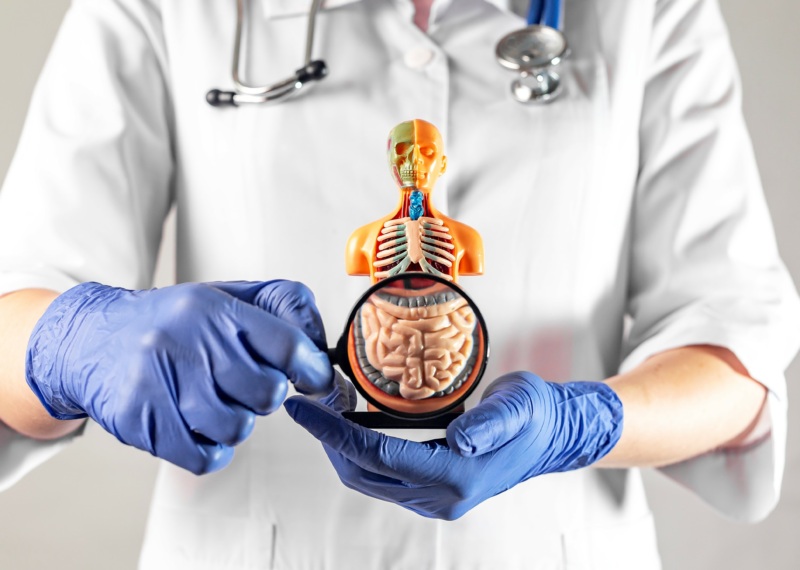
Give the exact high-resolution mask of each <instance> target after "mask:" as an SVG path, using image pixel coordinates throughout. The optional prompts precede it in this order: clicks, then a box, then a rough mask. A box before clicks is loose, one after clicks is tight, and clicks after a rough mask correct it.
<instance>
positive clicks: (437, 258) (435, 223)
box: [373, 216, 456, 281]
mask: <svg viewBox="0 0 800 570" xmlns="http://www.w3.org/2000/svg"><path fill="white" fill-rule="evenodd" d="M454 248H455V246H454V245H453V237H452V236H451V235H450V229H449V228H448V227H447V226H446V225H444V221H443V220H440V219H439V218H431V217H425V216H423V217H421V218H419V219H417V220H412V219H411V218H410V217H405V218H398V219H395V220H389V221H388V222H386V223H384V224H383V228H382V229H381V233H380V235H379V236H378V252H377V255H376V259H375V260H374V261H373V267H374V268H375V269H381V268H384V267H385V268H387V269H382V270H380V271H376V272H375V277H377V278H379V279H384V278H386V277H391V276H393V275H397V274H398V273H402V272H404V271H408V270H409V268H412V264H415V265H417V266H418V267H419V269H420V270H421V271H423V272H425V273H430V274H432V275H436V276H438V277H442V278H444V279H447V280H448V281H452V280H453V277H452V275H450V274H449V273H450V272H448V273H445V272H443V271H440V270H439V269H437V268H436V267H435V266H434V263H437V264H441V265H442V266H444V267H447V268H451V267H453V263H454V262H455V260H456V258H455V256H454V255H453V253H452V251H453V249H454Z"/></svg>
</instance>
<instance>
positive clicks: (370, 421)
mask: <svg viewBox="0 0 800 570" xmlns="http://www.w3.org/2000/svg"><path fill="white" fill-rule="evenodd" d="M328 352H329V356H330V359H331V362H332V363H333V364H336V365H338V366H339V368H340V369H341V370H342V372H344V373H345V374H346V375H347V376H348V377H349V378H350V380H352V382H353V384H354V385H355V387H356V389H357V390H358V391H359V393H361V395H362V396H363V397H364V398H365V399H366V400H367V402H368V409H371V410H373V411H367V412H346V413H345V414H344V417H345V418H347V419H350V420H352V421H354V422H356V423H359V424H360V425H363V426H365V427H370V428H425V429H430V428H445V427H447V425H448V424H449V423H450V422H451V421H452V420H453V419H455V418H456V417H458V415H459V413H460V411H459V410H463V404H464V401H465V400H466V399H467V397H468V396H469V395H470V394H471V393H472V391H473V390H474V389H475V388H476V386H477V385H478V382H479V380H480V378H481V376H482V375H483V372H484V370H485V368H486V362H487V360H488V357H489V337H488V334H487V331H486V323H485V322H484V320H483V316H482V315H481V313H480V311H479V310H478V307H477V306H476V305H475V303H474V302H473V301H472V299H470V298H469V296H468V295H467V294H466V293H465V292H464V291H463V290H462V289H461V288H459V287H458V286H457V285H455V284H453V283H451V282H450V281H447V280H445V279H443V278H441V277H438V276H436V275H431V274H427V273H418V272H414V273H402V274H400V275H396V276H394V277H390V278H387V279H384V280H382V281H379V282H378V283H376V284H375V285H373V286H372V287H370V288H369V289H368V290H367V291H366V292H365V293H364V294H363V295H362V296H361V298H360V299H359V300H358V302H357V303H356V304H355V305H354V306H353V309H352V311H351V312H350V316H349V318H348V320H347V324H346V325H345V328H344V331H343V333H342V336H341V337H340V339H339V341H338V343H337V345H336V348H332V349H330V350H329V351H328Z"/></svg>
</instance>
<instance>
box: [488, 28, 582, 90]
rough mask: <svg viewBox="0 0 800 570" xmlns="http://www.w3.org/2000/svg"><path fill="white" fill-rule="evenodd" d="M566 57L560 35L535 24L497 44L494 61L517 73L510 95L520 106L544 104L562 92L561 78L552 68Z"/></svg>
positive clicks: (565, 47)
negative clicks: (495, 59)
mask: <svg viewBox="0 0 800 570" xmlns="http://www.w3.org/2000/svg"><path fill="white" fill-rule="evenodd" d="M568 53H569V47H568V45H567V39H566V37H565V36H564V34H563V33H561V32H560V31H559V30H556V29H555V28H551V27H550V26H544V25H538V24H534V25H531V26H528V27H527V28H523V29H521V30H517V31H515V32H511V33H510V34H507V35H506V36H504V37H503V38H502V39H501V40H500V41H499V42H498V44H497V48H496V49H495V55H496V56H497V61H498V62H499V63H500V65H502V66H503V67H505V68H506V69H511V70H513V71H517V72H519V74H520V76H519V78H517V79H516V80H514V82H513V83H512V84H511V92H512V94H513V95H514V98H515V99H516V100H517V101H519V102H520V103H547V102H549V101H552V100H553V99H555V98H556V97H558V95H559V93H560V92H561V78H560V77H559V75H558V73H556V72H555V71H554V69H553V68H555V67H556V66H558V65H559V64H560V63H561V61H562V60H563V59H564V58H566V56H567V54H568Z"/></svg>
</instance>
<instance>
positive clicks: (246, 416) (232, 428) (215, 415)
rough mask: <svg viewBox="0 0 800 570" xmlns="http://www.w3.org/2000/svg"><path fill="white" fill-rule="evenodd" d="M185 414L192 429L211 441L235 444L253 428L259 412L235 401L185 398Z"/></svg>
mask: <svg viewBox="0 0 800 570" xmlns="http://www.w3.org/2000/svg"><path fill="white" fill-rule="evenodd" d="M180 406H181V414H182V415H183V419H184V421H185V422H186V425H188V426H189V428H190V429H191V431H192V432H193V433H196V434H200V435H202V436H204V437H206V438H208V439H209V440H210V441H212V442H215V443H221V444H223V445H229V446H234V445H238V444H240V443H241V442H243V441H244V440H245V439H247V437H248V436H249V435H250V434H251V433H252V432H253V427H254V426H255V414H254V413H253V412H252V411H250V410H248V409H247V408H244V407H243V406H239V405H237V404H234V403H232V402H231V403H224V402H221V401H219V400H217V401H216V402H215V401H213V400H208V401H206V400H205V399H200V400H198V399H196V398H187V399H184V398H181V403H180Z"/></svg>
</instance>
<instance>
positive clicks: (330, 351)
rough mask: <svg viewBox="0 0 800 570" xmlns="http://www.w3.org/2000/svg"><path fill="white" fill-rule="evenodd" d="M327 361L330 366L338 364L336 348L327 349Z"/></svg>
mask: <svg viewBox="0 0 800 570" xmlns="http://www.w3.org/2000/svg"><path fill="white" fill-rule="evenodd" d="M328 360H330V361H331V364H332V365H334V366H336V365H338V364H339V358H338V357H337V356H336V347H335V346H334V347H333V348H329V349H328Z"/></svg>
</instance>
